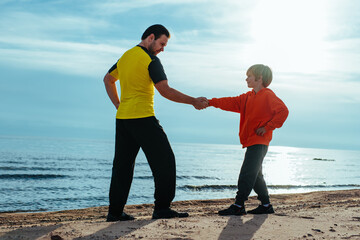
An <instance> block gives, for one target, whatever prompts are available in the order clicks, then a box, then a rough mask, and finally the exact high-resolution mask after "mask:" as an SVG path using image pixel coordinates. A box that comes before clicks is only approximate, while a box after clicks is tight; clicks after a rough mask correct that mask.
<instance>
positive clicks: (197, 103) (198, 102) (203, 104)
mask: <svg viewBox="0 0 360 240" xmlns="http://www.w3.org/2000/svg"><path fill="white" fill-rule="evenodd" d="M192 105H193V106H194V108H196V109H197V110H201V109H204V108H207V107H208V106H209V101H208V100H207V98H206V97H198V98H195V100H194V102H193V103H192Z"/></svg>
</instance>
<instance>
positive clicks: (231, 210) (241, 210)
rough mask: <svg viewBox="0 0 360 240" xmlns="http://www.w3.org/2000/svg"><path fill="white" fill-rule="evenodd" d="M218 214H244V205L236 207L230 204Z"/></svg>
mask: <svg viewBox="0 0 360 240" xmlns="http://www.w3.org/2000/svg"><path fill="white" fill-rule="evenodd" d="M219 215H221V216H227V215H238V216H240V215H246V211H245V207H244V206H242V207H238V206H236V205H234V204H233V205H231V206H230V207H229V208H228V209H224V210H221V211H219Z"/></svg>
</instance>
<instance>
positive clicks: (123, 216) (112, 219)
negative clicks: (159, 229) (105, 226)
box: [106, 212, 135, 222]
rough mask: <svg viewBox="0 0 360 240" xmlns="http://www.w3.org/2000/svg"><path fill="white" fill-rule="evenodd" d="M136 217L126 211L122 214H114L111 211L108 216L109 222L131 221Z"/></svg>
mask: <svg viewBox="0 0 360 240" xmlns="http://www.w3.org/2000/svg"><path fill="white" fill-rule="evenodd" d="M134 219H135V218H134V217H133V216H131V215H128V214H126V213H124V212H123V213H122V214H121V215H113V214H111V213H108V215H107V217H106V221H107V222H117V221H129V220H134Z"/></svg>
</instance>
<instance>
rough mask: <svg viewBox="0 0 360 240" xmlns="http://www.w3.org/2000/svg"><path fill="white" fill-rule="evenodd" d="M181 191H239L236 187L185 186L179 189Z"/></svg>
mask: <svg viewBox="0 0 360 240" xmlns="http://www.w3.org/2000/svg"><path fill="white" fill-rule="evenodd" d="M179 189H185V190H191V191H204V190H205V191H206V190H228V189H230V190H234V189H237V186H236V185H200V186H194V185H184V186H181V187H179Z"/></svg>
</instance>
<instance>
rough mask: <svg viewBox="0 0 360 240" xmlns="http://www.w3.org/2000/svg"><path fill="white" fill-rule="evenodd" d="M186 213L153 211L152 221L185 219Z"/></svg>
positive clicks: (163, 210)
mask: <svg viewBox="0 0 360 240" xmlns="http://www.w3.org/2000/svg"><path fill="white" fill-rule="evenodd" d="M188 216H189V214H188V213H186V212H185V213H180V212H177V211H174V210H171V209H170V208H166V209H161V210H154V212H153V215H152V219H160V218H185V217H188Z"/></svg>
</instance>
